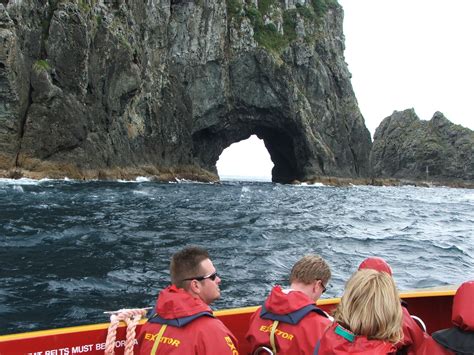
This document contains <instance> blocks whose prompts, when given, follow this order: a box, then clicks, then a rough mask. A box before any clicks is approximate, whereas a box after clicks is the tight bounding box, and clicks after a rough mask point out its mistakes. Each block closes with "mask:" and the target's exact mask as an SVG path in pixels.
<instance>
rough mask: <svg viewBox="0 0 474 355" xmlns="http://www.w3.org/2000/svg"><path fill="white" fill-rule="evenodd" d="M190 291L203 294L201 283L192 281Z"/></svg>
mask: <svg viewBox="0 0 474 355" xmlns="http://www.w3.org/2000/svg"><path fill="white" fill-rule="evenodd" d="M189 289H190V290H191V291H192V292H193V293H200V292H201V287H200V284H199V281H198V280H191V281H190V282H189Z"/></svg>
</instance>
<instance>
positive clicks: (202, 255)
mask: <svg viewBox="0 0 474 355" xmlns="http://www.w3.org/2000/svg"><path fill="white" fill-rule="evenodd" d="M206 259H209V253H208V252H207V250H206V249H204V248H201V247H197V246H189V247H186V248H184V249H182V250H180V251H178V252H177V253H175V254H173V256H172V257H171V263H170V275H171V283H172V284H174V285H176V287H179V288H185V287H184V286H185V284H186V282H185V281H183V280H184V279H187V278H191V277H198V276H203V275H201V272H202V271H201V265H200V264H201V262H202V261H203V260H206Z"/></svg>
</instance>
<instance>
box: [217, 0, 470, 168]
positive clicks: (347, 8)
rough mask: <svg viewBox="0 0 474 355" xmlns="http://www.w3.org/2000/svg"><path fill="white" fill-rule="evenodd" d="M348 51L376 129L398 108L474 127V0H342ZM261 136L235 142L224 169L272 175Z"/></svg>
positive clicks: (367, 118)
mask: <svg viewBox="0 0 474 355" xmlns="http://www.w3.org/2000/svg"><path fill="white" fill-rule="evenodd" d="M339 3H340V4H341V5H342V7H343V8H344V35H345V38H346V41H345V43H346V50H345V58H346V62H347V64H348V67H349V71H350V72H351V73H352V86H353V88H354V92H355V95H356V97H357V100H358V102H359V108H360V110H361V112H362V115H363V116H364V119H365V124H366V126H367V128H368V129H369V131H370V133H371V134H372V136H373V134H374V132H375V129H376V128H377V127H378V125H379V124H380V122H381V121H382V120H383V119H384V118H385V117H387V116H389V115H391V114H392V112H393V111H394V110H399V111H400V110H404V109H407V108H414V109H415V112H416V113H417V114H418V116H419V117H420V118H421V119H422V120H429V119H431V117H432V116H433V114H434V113H435V112H436V111H440V112H442V113H443V114H444V115H445V116H446V117H447V118H448V119H449V120H450V121H452V122H454V123H457V124H461V125H463V126H465V127H468V128H470V129H474V104H473V103H472V101H473V99H474V45H473V43H474V38H473V37H474V21H473V20H472V17H473V15H474V0H450V1H446V0H339ZM272 167H273V163H271V161H270V157H269V155H268V152H267V151H266V149H265V146H264V145H263V142H262V141H260V140H259V139H258V138H256V137H255V136H253V137H251V139H250V140H247V141H244V142H240V143H236V144H233V145H231V146H230V147H229V148H227V149H226V150H225V151H224V152H223V154H222V155H221V157H220V159H219V161H218V162H217V168H218V171H219V175H220V176H223V175H240V176H267V177H269V176H270V175H271V173H270V172H271V168H272Z"/></svg>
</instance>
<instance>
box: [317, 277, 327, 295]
mask: <svg viewBox="0 0 474 355" xmlns="http://www.w3.org/2000/svg"><path fill="white" fill-rule="evenodd" d="M319 281H321V280H319ZM321 287H322V288H323V292H321V294H323V293H325V292H326V291H327V290H328V289H327V287H326V286H324V284H323V282H322V281H321Z"/></svg>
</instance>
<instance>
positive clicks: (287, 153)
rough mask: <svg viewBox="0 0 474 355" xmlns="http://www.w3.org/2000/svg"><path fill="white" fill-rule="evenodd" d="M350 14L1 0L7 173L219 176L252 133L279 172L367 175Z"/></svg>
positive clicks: (238, 2)
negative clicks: (226, 155)
mask: <svg viewBox="0 0 474 355" xmlns="http://www.w3.org/2000/svg"><path fill="white" fill-rule="evenodd" d="M318 4H319V5H318ZM342 20H343V12H342V9H341V7H340V6H339V5H338V4H337V3H336V2H335V1H333V0H318V1H313V2H310V1H299V2H291V3H289V2H281V1H276V0H274V1H265V2H263V1H262V2H260V3H259V2H258V1H257V2H253V1H252V2H244V1H242V0H227V1H184V0H149V1H145V2H143V1H126V2H125V1H103V0H101V1H99V0H97V1H95V0H80V1H65V0H55V1H52V0H50V1H40V0H22V1H9V2H8V5H7V6H6V7H5V6H3V5H2V4H0V39H1V41H0V103H1V105H0V170H3V171H4V172H8V171H12V170H15V171H20V173H24V174H30V175H32V174H33V173H35V174H36V175H35V176H38V175H39V176H48V175H51V174H52V175H61V174H63V175H67V176H70V177H76V178H78V177H86V178H89V177H90V178H93V177H101V176H102V175H101V174H102V173H103V172H104V171H106V170H113V169H116V168H124V169H134V171H136V172H137V174H138V173H147V172H150V173H151V172H153V173H154V174H156V173H158V174H159V173H160V172H164V171H173V169H181V170H185V171H186V170H187V171H190V172H193V171H194V172H196V171H208V172H211V173H214V174H215V173H217V171H216V161H217V160H218V158H219V155H220V154H221V153H222V151H223V150H224V149H225V148H226V147H228V146H229V145H231V144H232V143H235V142H238V141H240V140H243V139H246V138H248V137H250V135H252V134H256V135H257V136H258V137H260V138H261V139H263V140H264V142H265V146H266V147H267V149H268V151H269V153H270V156H271V158H272V160H273V162H274V164H275V167H274V170H273V172H272V175H273V180H274V181H279V182H289V181H292V180H295V179H298V180H309V179H311V178H314V177H317V176H340V177H363V176H367V175H368V174H369V164H368V161H369V160H368V157H369V152H370V149H371V141H370V135H369V132H368V130H367V129H366V127H365V125H364V120H363V117H362V116H361V114H360V111H359V109H358V106H357V101H356V99H355V96H354V93H353V90H352V86H351V83H350V73H349V72H348V69H347V66H346V63H345V62H344V56H343V50H344V35H343V32H342ZM52 172H54V174H53V173H52ZM33 175H34V174H33ZM54 177H57V176H54Z"/></svg>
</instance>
